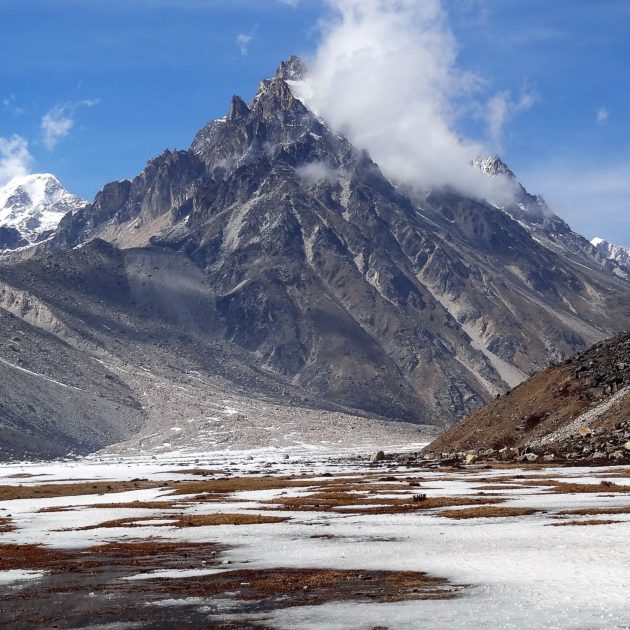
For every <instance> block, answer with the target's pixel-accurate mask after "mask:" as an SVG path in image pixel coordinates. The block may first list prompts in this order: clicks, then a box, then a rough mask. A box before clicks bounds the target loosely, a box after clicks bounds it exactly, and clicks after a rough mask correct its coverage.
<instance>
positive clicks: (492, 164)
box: [473, 155, 514, 178]
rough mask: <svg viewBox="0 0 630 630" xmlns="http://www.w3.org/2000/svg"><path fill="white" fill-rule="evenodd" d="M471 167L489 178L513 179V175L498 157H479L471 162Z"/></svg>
mask: <svg viewBox="0 0 630 630" xmlns="http://www.w3.org/2000/svg"><path fill="white" fill-rule="evenodd" d="M473 165H474V166H476V167H477V168H478V169H479V170H480V171H482V172H484V173H485V174H486V175H490V176H491V177H496V176H497V175H507V176H508V177H511V178H514V173H513V172H512V171H511V170H510V168H509V167H508V165H507V164H506V163H505V162H504V161H503V160H502V159H501V157H500V156H499V155H489V156H485V157H480V158H478V159H476V160H475V161H474V162H473Z"/></svg>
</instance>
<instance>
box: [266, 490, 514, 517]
mask: <svg viewBox="0 0 630 630" xmlns="http://www.w3.org/2000/svg"><path fill="white" fill-rule="evenodd" d="M502 501H503V499H498V498H491V499H487V498H481V497H427V498H426V499H424V500H422V501H417V500H414V498H413V496H407V497H401V498H391V497H379V496H374V495H365V494H350V493H345V492H333V491H330V492H315V493H311V494H307V495H303V496H298V497H279V498H276V499H271V500H270V501H267V503H266V505H267V506H269V509H276V510H283V511H284V510H289V511H294V512H332V511H337V512H343V513H344V514H403V513H405V512H417V511H420V510H431V509H435V508H442V507H455V506H459V505H479V504H494V503H501V502H502Z"/></svg>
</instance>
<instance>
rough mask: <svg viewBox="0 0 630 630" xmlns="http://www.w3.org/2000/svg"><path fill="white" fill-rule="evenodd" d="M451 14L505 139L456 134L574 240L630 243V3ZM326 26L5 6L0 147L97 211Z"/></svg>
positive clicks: (462, 121) (240, 11)
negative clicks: (108, 195)
mask: <svg viewBox="0 0 630 630" xmlns="http://www.w3.org/2000/svg"><path fill="white" fill-rule="evenodd" d="M340 1H343V0H340ZM442 4H443V8H444V10H445V11H446V13H447V15H448V22H449V26H450V29H452V33H453V35H454V38H455V41H456V43H457V47H458V51H459V54H458V58H457V62H456V63H457V67H458V69H460V70H461V71H470V72H473V73H475V76H476V77H478V79H479V80H480V83H481V86H480V87H479V95H478V98H479V99H480V102H481V101H483V103H484V104H485V105H487V104H488V103H489V102H490V101H491V100H492V98H493V97H492V95H495V96H496V95H498V96H500V98H499V99H498V105H499V106H504V108H503V109H501V108H499V113H500V115H501V125H500V133H497V134H494V135H493V134H492V133H491V132H490V131H489V130H490V125H489V122H488V120H487V118H484V117H480V116H474V115H467V116H462V117H460V118H458V119H457V121H456V123H454V124H456V126H457V128H456V129H455V130H454V131H456V132H457V133H459V134H462V135H465V136H468V137H472V138H475V139H479V140H481V141H483V142H484V143H485V144H486V145H487V146H488V148H489V150H494V149H496V150H500V152H501V154H502V155H503V157H504V159H505V160H506V162H508V164H509V165H510V166H511V167H512V169H513V170H514V171H515V172H516V173H517V175H518V176H519V178H520V179H521V180H522V181H523V182H524V183H525V185H526V186H527V187H528V188H529V189H530V191H532V192H539V193H542V194H543V195H544V196H545V197H546V198H547V199H548V201H549V202H550V204H551V205H552V207H553V208H554V209H555V210H556V211H557V212H558V213H559V214H560V215H561V216H563V217H565V218H566V219H567V220H568V221H569V222H570V223H571V225H572V226H573V227H574V228H575V229H577V230H578V231H580V232H582V233H583V234H585V235H586V236H588V237H589V238H590V237H592V236H594V235H595V234H599V235H601V236H604V237H608V238H611V239H612V240H615V241H617V242H620V243H621V244H625V245H630V220H629V216H630V201H629V199H630V115H629V114H628V112H630V81H629V79H630V69H629V67H628V63H627V59H630V37H628V33H629V32H630V2H627V1H626V0H598V1H597V2H593V1H592V0H554V1H553V2H549V0H546V1H542V0H504V1H501V2H498V1H491V0H443V2H442ZM330 15H331V9H330V7H327V6H325V4H324V3H323V2H320V1H319V0H301V1H300V0H284V1H280V0H259V1H254V0H232V1H224V0H179V1H175V0H89V1H88V0H1V2H0V59H1V60H2V63H1V64H0V139H4V140H5V144H6V142H7V141H8V139H10V138H13V137H14V136H16V135H18V136H19V137H20V138H22V139H24V140H25V141H27V142H28V152H29V154H30V155H31V156H32V162H31V163H30V169H31V170H33V171H35V172H41V171H50V172H53V173H55V174H56V175H57V176H58V177H59V178H60V179H61V181H62V182H63V183H64V185H65V186H66V187H67V188H68V189H69V190H71V191H73V192H76V193H78V194H80V195H82V196H84V197H87V198H92V197H93V196H94V194H95V193H96V192H97V190H98V189H100V188H101V187H102V185H103V184H104V183H106V182H107V181H110V180H112V179H121V178H126V177H133V176H134V175H135V174H137V173H138V172H139V171H140V170H141V169H142V168H143V166H144V164H145V163H146V161H147V160H148V159H150V158H151V157H153V156H155V155H157V154H158V153H160V152H161V151H162V150H163V149H165V148H186V147H187V146H188V145H189V144H190V142H191V140H192V137H193V136H194V134H195V132H196V131H197V130H198V129H199V128H200V127H201V126H203V124H205V122H207V121H208V120H210V119H213V118H216V117H219V116H222V115H224V113H225V111H226V109H227V106H228V103H229V99H230V97H231V95H232V94H234V93H237V94H241V95H242V96H244V97H245V98H251V97H252V96H253V94H254V93H255V90H256V86H257V84H258V81H259V80H260V79H261V78H264V77H268V76H270V75H271V74H273V72H274V70H275V68H276V66H277V65H278V62H279V61H280V60H281V59H283V58H286V57H288V56H289V55H290V54H293V53H297V54H300V55H303V56H305V57H309V56H311V55H313V54H314V52H315V51H316V50H317V48H318V45H319V42H320V39H321V29H320V27H319V26H318V24H319V21H320V20H321V19H322V18H323V17H325V16H328V17H330ZM485 105H484V107H485ZM484 111H485V110H484Z"/></svg>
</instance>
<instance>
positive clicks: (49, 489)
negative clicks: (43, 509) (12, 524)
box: [0, 479, 164, 501]
mask: <svg viewBox="0 0 630 630" xmlns="http://www.w3.org/2000/svg"><path fill="white" fill-rule="evenodd" d="M163 485H164V484H163V483H160V482H157V481H148V480H146V479H142V480H133V481H90V482H81V483H46V484H41V485H33V486H0V501H9V500H11V499H46V498H50V497H74V496H79V495H85V494H107V493H110V492H126V491H128V490H143V489H146V488H159V487H161V486H163Z"/></svg>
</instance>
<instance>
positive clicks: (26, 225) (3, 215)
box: [0, 173, 87, 246]
mask: <svg viewBox="0 0 630 630" xmlns="http://www.w3.org/2000/svg"><path fill="white" fill-rule="evenodd" d="M86 203H87V202H86V201H84V200H83V199H81V198H80V197H78V196H77V195H73V194H72V193H69V192H68V191H67V190H66V189H65V188H64V187H63V186H62V185H61V183H60V182H59V180H58V179H57V178H56V177H55V176H54V175H52V174H50V173H36V174H33V175H25V176H22V177H14V178H13V179H12V180H11V181H9V183H8V184H6V185H5V186H4V187H2V188H0V228H5V231H7V230H9V231H10V232H11V233H12V234H13V241H14V242H15V244H19V245H27V244H29V243H34V242H36V241H37V240H39V239H40V238H41V237H42V236H43V235H45V233H46V232H50V231H51V230H54V229H55V228H56V227H57V225H59V221H61V218H62V217H63V216H64V214H66V213H68V212H73V211H75V210H78V209H79V208H82V207H83V206H85V205H86ZM1 245H2V243H0V246H1ZM5 246H6V244H5Z"/></svg>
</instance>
